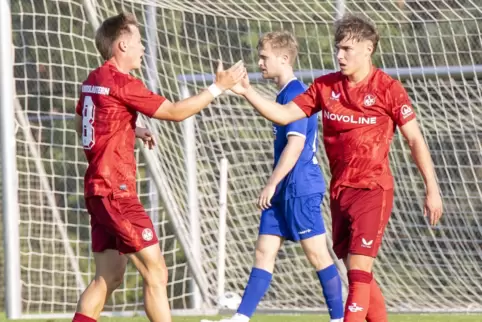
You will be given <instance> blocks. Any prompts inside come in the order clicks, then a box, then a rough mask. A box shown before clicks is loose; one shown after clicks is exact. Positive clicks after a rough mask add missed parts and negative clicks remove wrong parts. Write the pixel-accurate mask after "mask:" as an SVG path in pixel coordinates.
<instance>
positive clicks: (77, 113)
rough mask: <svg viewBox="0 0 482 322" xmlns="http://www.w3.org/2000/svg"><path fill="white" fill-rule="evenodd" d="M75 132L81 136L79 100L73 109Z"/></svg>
mask: <svg viewBox="0 0 482 322" xmlns="http://www.w3.org/2000/svg"><path fill="white" fill-rule="evenodd" d="M74 122H75V132H77V134H78V135H79V136H82V108H81V104H80V100H79V101H78V102H77V106H76V107H75V118H74Z"/></svg>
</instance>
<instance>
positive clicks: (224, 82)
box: [215, 60, 246, 91]
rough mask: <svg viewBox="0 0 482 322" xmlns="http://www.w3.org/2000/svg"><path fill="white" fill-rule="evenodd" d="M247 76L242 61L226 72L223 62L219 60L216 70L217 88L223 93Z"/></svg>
mask: <svg viewBox="0 0 482 322" xmlns="http://www.w3.org/2000/svg"><path fill="white" fill-rule="evenodd" d="M245 75H246V68H245V67H244V63H243V61H242V60H240V61H238V62H237V63H236V64H234V65H233V66H231V67H230V68H229V69H227V70H224V68H223V62H222V61H221V60H219V63H218V68H217V70H216V82H215V83H216V86H217V87H219V89H221V90H222V91H224V90H227V89H231V88H232V87H233V86H234V85H236V84H237V83H239V82H240V81H241V80H242V79H243V77H244V76H245Z"/></svg>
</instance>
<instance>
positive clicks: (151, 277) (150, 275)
mask: <svg viewBox="0 0 482 322" xmlns="http://www.w3.org/2000/svg"><path fill="white" fill-rule="evenodd" d="M143 277H144V283H146V284H147V285H149V286H152V287H165V286H167V280H168V273H167V267H166V265H165V264H164V262H158V263H155V264H151V265H149V266H148V267H146V269H145V271H144V274H143Z"/></svg>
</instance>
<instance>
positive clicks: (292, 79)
mask: <svg viewBox="0 0 482 322" xmlns="http://www.w3.org/2000/svg"><path fill="white" fill-rule="evenodd" d="M297 79H298V78H297V77H296V76H295V77H293V78H291V79H289V80H288V81H287V82H286V84H285V85H284V86H283V87H282V88H281V89H280V90H279V91H278V94H277V95H279V93H281V92H282V91H283V90H284V89H285V88H286V86H288V84H289V83H291V82H292V81H294V80H297Z"/></svg>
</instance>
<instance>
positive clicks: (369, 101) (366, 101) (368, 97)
mask: <svg viewBox="0 0 482 322" xmlns="http://www.w3.org/2000/svg"><path fill="white" fill-rule="evenodd" d="M375 102H376V100H375V96H373V95H371V94H368V95H366V96H365V98H364V99H363V105H365V106H367V107H368V106H372V105H373V104H375Z"/></svg>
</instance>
